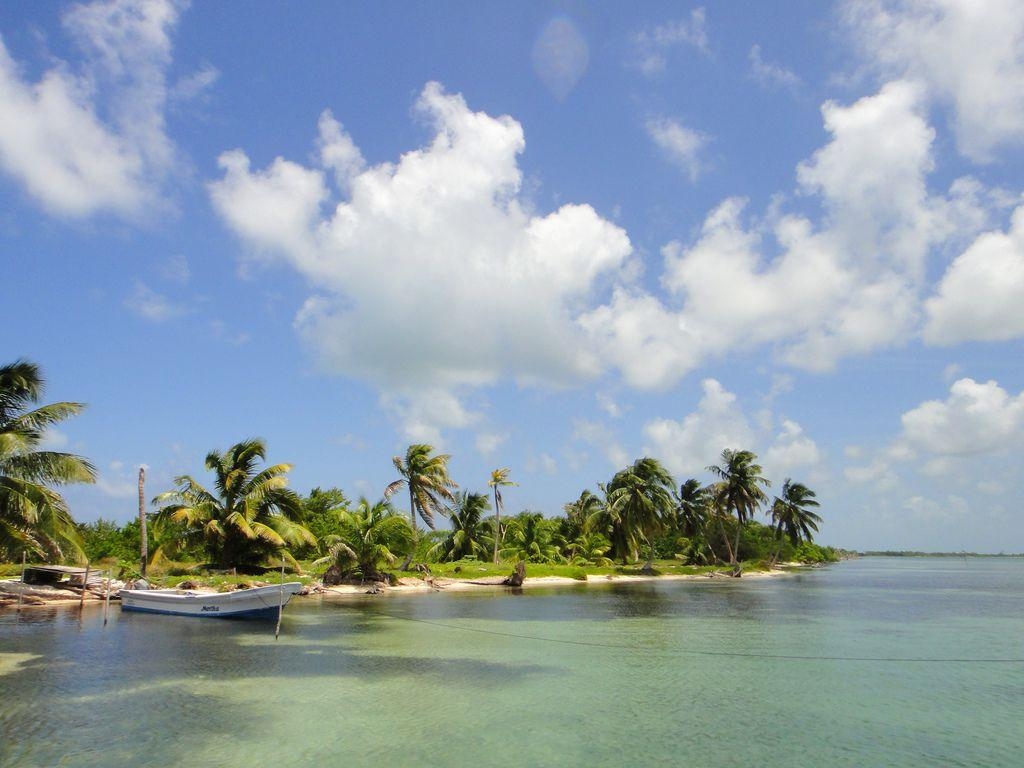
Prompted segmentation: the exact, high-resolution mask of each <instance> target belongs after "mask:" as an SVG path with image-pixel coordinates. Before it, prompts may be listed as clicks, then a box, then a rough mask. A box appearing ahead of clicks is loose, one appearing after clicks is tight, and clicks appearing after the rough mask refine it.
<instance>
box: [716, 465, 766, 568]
mask: <svg viewBox="0 0 1024 768" xmlns="http://www.w3.org/2000/svg"><path fill="white" fill-rule="evenodd" d="M756 462H757V455H756V454H755V453H753V452H752V451H734V450H732V449H730V448H726V449H725V450H724V451H722V463H721V465H712V466H710V467H708V468H707V469H708V471H709V472H712V473H713V474H715V475H717V476H718V477H719V478H720V479H719V481H718V482H717V483H715V485H714V486H713V489H712V495H713V498H714V501H715V503H716V504H717V506H718V509H719V510H720V511H722V512H724V513H725V514H733V515H735V516H736V523H737V525H736V540H735V544H733V545H730V543H729V540H728V537H727V536H726V537H725V542H726V545H727V546H729V561H730V562H731V563H732V564H733V565H736V564H737V562H738V553H739V542H740V534H741V533H742V531H743V525H744V523H746V522H747V521H748V520H750V519H751V518H753V516H754V513H755V512H757V508H758V507H759V506H760V505H761V504H763V503H765V502H766V501H768V496H767V495H766V494H765V492H764V489H765V488H767V487H768V486H770V485H771V483H770V482H769V481H768V480H767V479H766V478H765V477H763V476H762V474H761V473H762V472H763V470H762V469H761V465H759V464H757V463H756ZM719 522H721V518H719ZM722 530H723V536H724V535H725V534H724V528H723V529H722ZM737 574H738V571H737Z"/></svg>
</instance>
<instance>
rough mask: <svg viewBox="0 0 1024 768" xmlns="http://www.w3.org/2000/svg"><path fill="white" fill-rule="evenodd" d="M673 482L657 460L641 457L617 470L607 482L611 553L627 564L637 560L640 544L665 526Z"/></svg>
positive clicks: (670, 504) (669, 508)
mask: <svg viewBox="0 0 1024 768" xmlns="http://www.w3.org/2000/svg"><path fill="white" fill-rule="evenodd" d="M674 487H675V481H674V480H673V479H672V476H671V475H670V474H669V473H668V470H666V469H665V468H664V467H663V466H662V465H661V462H659V461H658V460H657V459H652V458H648V457H644V458H641V459H637V460H636V461H635V462H633V464H632V465H630V466H628V467H626V468H625V469H623V470H620V471H619V472H617V473H616V475H615V477H613V478H612V480H611V482H610V483H608V487H607V490H606V494H607V497H608V501H607V503H606V505H605V506H606V510H605V517H606V520H607V523H608V526H609V527H610V529H611V541H612V552H613V553H614V556H616V557H619V558H621V559H622V562H623V563H625V562H627V558H628V559H630V560H632V561H636V560H638V559H639V558H640V549H641V545H642V544H645V543H646V544H649V543H650V540H651V537H652V535H653V534H655V533H658V532H659V531H661V530H663V529H664V527H665V523H666V521H667V520H668V519H669V517H670V515H671V514H672V509H673V505H672V490H673V488H674Z"/></svg>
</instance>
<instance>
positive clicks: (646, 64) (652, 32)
mask: <svg viewBox="0 0 1024 768" xmlns="http://www.w3.org/2000/svg"><path fill="white" fill-rule="evenodd" d="M679 45H686V46H689V47H692V48H694V49H695V50H697V51H699V52H700V53H703V54H704V55H708V54H709V53H710V50H709V48H708V30H707V18H706V13H705V11H704V9H703V8H695V9H693V10H692V11H691V12H690V18H688V19H678V20H675V21H669V22H666V23H665V24H661V25H659V26H656V27H654V28H652V29H646V30H642V31H640V32H637V33H636V34H634V35H633V49H634V55H635V57H636V66H637V67H638V68H639V69H640V71H641V72H643V73H644V74H645V75H647V76H648V77H653V76H654V75H657V74H659V73H661V72H664V71H665V67H666V66H667V64H668V54H669V51H670V50H671V49H672V48H674V47H676V46H679Z"/></svg>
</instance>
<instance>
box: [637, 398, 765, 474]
mask: <svg viewBox="0 0 1024 768" xmlns="http://www.w3.org/2000/svg"><path fill="white" fill-rule="evenodd" d="M701 387H702V388H703V390H704V396H703V397H702V398H701V400H700V402H699V403H698V404H697V409H696V410H695V411H693V413H690V414H689V415H687V416H685V417H684V418H683V419H682V420H681V421H673V420H671V419H654V420H653V421H650V422H648V423H647V424H646V425H645V426H644V439H645V440H647V441H648V442H647V445H648V447H645V448H644V453H645V454H648V455H651V456H656V457H658V458H659V459H660V460H661V461H662V462H664V464H665V466H666V467H668V469H669V471H671V472H672V473H673V474H675V475H679V476H683V475H695V474H699V473H702V472H703V471H704V468H705V467H707V466H709V465H711V464H714V463H715V462H717V460H718V458H719V456H720V455H721V453H722V451H723V450H725V449H726V448H731V449H733V450H739V449H747V448H750V447H751V445H752V444H753V442H754V430H753V429H752V428H751V426H750V423H749V422H748V421H747V418H746V416H745V415H744V413H743V410H742V409H741V408H740V406H739V404H738V403H737V401H736V395H734V394H733V393H732V392H729V391H727V390H726V389H725V387H723V386H722V385H721V384H720V383H719V382H718V381H716V380H715V379H705V380H704V381H703V382H702V383H701Z"/></svg>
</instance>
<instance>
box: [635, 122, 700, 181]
mask: <svg viewBox="0 0 1024 768" xmlns="http://www.w3.org/2000/svg"><path fill="white" fill-rule="evenodd" d="M647 135H648V136H650V137H651V139H653V140H654V143H655V144H657V145H658V147H659V148H660V149H661V151H662V152H663V153H664V154H665V156H666V157H667V158H668V159H669V161H670V162H672V163H673V164H674V165H676V166H678V167H679V168H680V169H682V170H683V171H684V172H685V173H686V175H687V176H689V177H690V181H696V180H697V176H699V175H700V172H701V170H702V169H703V168H704V159H703V157H702V156H701V154H702V153H703V151H704V148H705V147H706V146H707V144H708V137H707V136H705V135H704V134H703V133H701V132H700V131H695V130H694V129H693V128H687V127H686V126H685V125H683V124H682V123H680V122H679V121H678V120H673V119H671V118H668V117H661V118H652V119H651V120H648V121H647Z"/></svg>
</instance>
